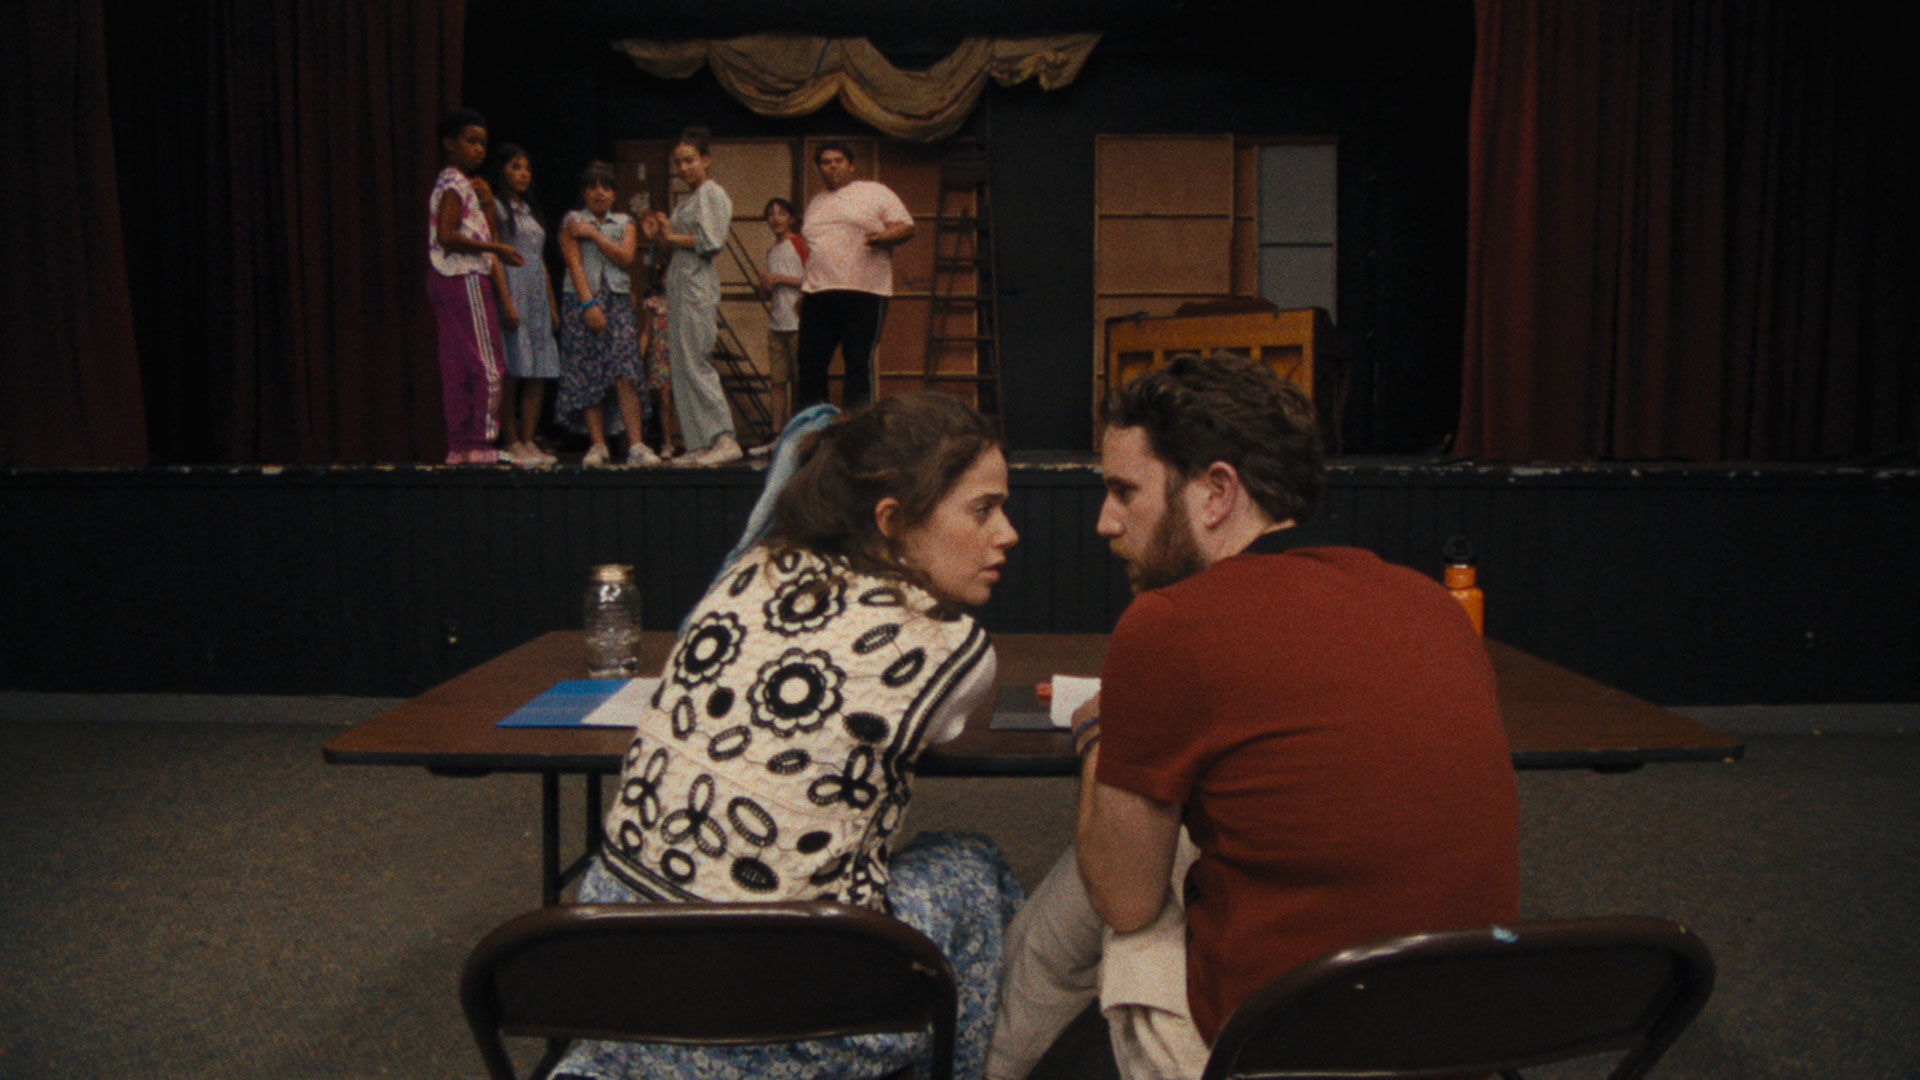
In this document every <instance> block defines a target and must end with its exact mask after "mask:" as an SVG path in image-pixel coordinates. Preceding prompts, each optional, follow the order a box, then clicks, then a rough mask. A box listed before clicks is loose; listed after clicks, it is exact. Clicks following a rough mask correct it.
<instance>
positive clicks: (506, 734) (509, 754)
mask: <svg viewBox="0 0 1920 1080" xmlns="http://www.w3.org/2000/svg"><path fill="white" fill-rule="evenodd" d="M671 644H672V636H671V635H669V634H666V633H664V632H649V633H647V634H644V635H642V640H641V650H642V653H641V661H642V667H643V670H647V671H658V670H659V669H660V666H661V664H662V663H664V661H665V659H666V654H667V649H668V648H669V647H670V646H671ZM994 646H995V649H996V651H997V652H998V655H999V662H1000V679H1001V682H1002V685H1012V686H1021V685H1026V686H1031V685H1033V684H1034V683H1037V682H1039V681H1041V680H1043V679H1047V678H1049V677H1051V676H1053V675H1056V674H1067V675H1098V674H1099V673H1100V664H1101V660H1102V659H1103V658H1104V657H1105V655H1106V648H1107V636H1106V635H1105V634H998V635H995V637H994ZM1487 651H1488V653H1489V654H1490V655H1491V656H1492V657H1493V667H1494V672H1495V673H1496V675H1497V677H1498V678H1499V683H1500V712H1501V718H1502V719H1503V720H1504V722H1505V724H1506V728H1507V742H1508V744H1509V745H1510V746H1511V747H1512V749H1513V763H1514V766H1515V767H1516V768H1522V769H1542V768H1596V769H1629V768H1633V767H1635V766H1638V765H1643V764H1646V763H1648V762H1657V761H1732V760H1734V759H1736V758H1738V757H1740V755H1741V754H1742V753H1743V752H1744V750H1745V747H1744V746H1743V745H1742V744H1741V742H1740V740H1738V739H1736V738H1733V737H1732V736H1729V735H1726V734H1724V733H1722V732H1718V731H1715V730H1714V729H1712V728H1710V727H1707V726H1706V725H1704V724H1700V723H1697V722H1695V721H1693V720H1690V719H1688V718H1687V717H1684V716H1681V715H1680V714H1678V713H1675V712H1672V711H1670V710H1667V709H1663V708H1661V707H1659V706H1658V705H1654V704H1652V703H1651V702H1647V701H1643V700H1641V699H1640V698H1637V697H1634V696H1633V695H1631V694H1628V693H1626V692H1624V691H1621V690H1616V689H1614V688H1613V687H1610V686H1607V685H1605V684H1603V683H1599V682H1596V681H1594V680H1593V679H1589V678H1587V677H1586V676H1584V675H1579V674H1576V673H1575V672H1572V671H1568V670H1567V669H1566V668H1563V667H1560V666H1558V665H1556V664H1550V663H1548V662H1546V661H1545V660H1541V659H1540V658H1538V657H1536V656H1532V655H1529V654H1527V653H1524V652H1521V651H1520V650H1519V649H1516V648H1513V647H1511V646H1508V645H1503V644H1501V643H1500V642H1497V641H1488V642H1487ZM585 675H586V644H585V641H584V639H583V638H582V635H581V633H580V631H578V630H571V631H569V630H559V631H554V632H552V633H549V634H543V635H541V636H540V637H537V638H535V639H533V640H532V641H529V642H527V643H526V644H525V645H521V646H520V647H518V648H516V649H512V650H510V651H508V652H506V653H503V654H501V655H500V656H497V657H495V658H494V659H492V660H489V661H487V662H486V663H484V664H481V665H480V666H479V667H476V668H474V669H473V670H472V671H469V672H466V673H465V674H463V675H460V676H457V677H455V678H453V679H450V680H448V681H447V682H445V683H442V684H440V685H439V686H436V687H434V688H433V689H431V690H428V691H427V692H426V693H423V694H421V695H420V696H419V697H416V698H414V699H412V700H410V701H408V702H406V703H405V704H403V705H400V706H398V707H397V708H393V709H389V710H387V711H386V712H384V713H381V714H380V715H379V716H376V717H374V718H373V719H371V720H368V721H366V722H365V723H362V724H358V725H356V726H354V727H352V728H349V729H348V730H346V731H344V732H341V733H340V734H338V735H336V736H334V737H333V738H331V739H329V740H327V743H326V746H325V748H324V754H325V757H326V760H328V761H330V762H333V763H335V764H340V765H417V766H423V767H426V768H428V769H432V770H433V771H435V772H440V773H453V774H458V773H483V772H494V771H501V772H553V773H590V772H599V773H613V772H618V771H619V768H620V761H621V757H622V756H623V755H624V754H625V752H626V748H627V742H628V740H629V738H630V733H629V732H627V731H625V730H623V729H620V728H503V727H498V726H496V724H497V723H498V722H499V721H500V720H501V719H503V718H505V717H506V716H507V715H508V714H510V713H512V712H513V711H514V710H515V709H518V708H519V707H520V706H522V705H524V704H526V703H527V702H528V701H531V700H532V699H533V698H535V697H537V696H538V695H540V694H541V693H543V692H544V691H546V690H547V689H548V688H549V687H551V686H552V685H553V684H554V683H555V682H557V681H559V680H561V679H577V678H583V677H585ZM990 711H991V710H990V708H986V709H983V710H982V711H981V713H979V714H977V715H975V716H974V717H973V718H972V719H971V720H970V721H968V724H967V729H966V731H965V732H963V733H962V734H961V735H960V737H959V738H957V739H954V740H953V741H951V742H949V743H946V744H944V745H941V746H934V747H928V748H927V750H926V751H925V752H924V753H923V754H922V755H921V758H920V763H919V767H918V769H917V770H916V771H917V772H918V773H919V774H920V775H922V776H996V775H1010V776H1019V775H1025V776H1065V775H1071V774H1072V773H1073V772H1074V757H1073V749H1072V745H1071V741H1070V740H1069V738H1068V736H1067V734H1066V733H1065V732H1059V731H996V730H991V729H989V727H988V720H989V716H988V713H990Z"/></svg>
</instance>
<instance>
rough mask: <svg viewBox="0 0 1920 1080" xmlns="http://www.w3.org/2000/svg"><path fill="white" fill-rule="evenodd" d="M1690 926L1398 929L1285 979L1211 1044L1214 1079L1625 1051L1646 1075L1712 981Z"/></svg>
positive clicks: (1362, 1072) (1503, 1067)
mask: <svg viewBox="0 0 1920 1080" xmlns="http://www.w3.org/2000/svg"><path fill="white" fill-rule="evenodd" d="M1713 975H1714V968H1713V957H1712V954H1710V953H1709V952H1708V951H1707V947H1706V945H1705V944H1703V943H1702V942H1701V941H1700V939H1699V938H1697V937H1695V936H1694V935H1693V933H1692V932H1690V931H1688V930H1687V929H1686V928H1684V927H1682V926H1679V925H1677V924H1674V923H1671V922H1667V921H1665V920H1663V919H1650V918H1640V917H1628V916H1614V917H1606V918H1590V919H1567V920H1557V921H1543V922H1517V923H1513V924H1510V925H1507V926H1495V927H1484V928H1479V929H1472V930H1449V931H1442V932H1438V933H1429V934H1413V935H1409V936H1406V937H1397V938H1387V939H1383V940H1379V941H1373V942H1369V943H1367V944H1364V945H1358V946H1355V947H1353V948H1350V949H1343V950H1341V951H1339V952H1336V953H1332V954H1330V955H1327V956H1324V957H1321V958H1320V959H1318V960H1314V961H1311V962H1309V963H1306V964H1303V965H1301V966H1300V967H1297V968H1294V969H1293V970H1291V971H1288V972H1285V973H1284V974H1282V975H1280V976H1279V977H1278V978H1276V979H1274V981H1273V982H1271V983H1269V984H1268V985H1267V986H1266V987H1264V988H1263V989H1261V990H1260V991H1259V992H1258V993H1256V994H1254V995H1253V996H1252V997H1251V998H1249V999H1247V1001H1246V1002H1244V1003H1243V1004H1242V1005H1241V1006H1240V1007H1239V1008H1238V1009H1237V1010H1235V1011H1234V1014H1233V1015H1232V1016H1231V1017H1229V1018H1228V1020H1227V1023H1226V1025H1225V1026H1224V1027H1223V1028H1222V1029H1221V1031H1220V1037H1219V1038H1218V1039H1216V1040H1215V1041H1214V1045H1213V1051H1212V1054H1211V1056H1210V1057H1209V1059H1208V1061H1207V1068H1206V1072H1205V1073H1204V1074H1202V1080H1226V1078H1228V1077H1248V1078H1251V1077H1273V1078H1290V1080H1306V1078H1308V1077H1314V1078H1334V1077H1361V1076H1364V1077H1369V1078H1387V1077H1402V1078H1420V1080H1448V1078H1469V1077H1484V1076H1488V1075H1491V1074H1493V1073H1501V1072H1508V1071H1510V1070H1514V1069H1520V1068H1525V1067H1528V1066H1532V1065H1541V1064H1545V1063H1547V1062H1551V1061H1563V1060H1568V1059H1572V1058H1579V1057H1586V1056H1588V1055H1591V1054H1600V1053H1608V1052H1616V1051H1623V1050H1624V1051H1625V1052H1626V1053H1625V1055H1624V1056H1623V1057H1622V1058H1621V1059H1620V1061H1619V1062H1618V1064H1617V1065H1616V1066H1615V1068H1614V1070H1613V1072H1612V1073H1611V1074H1610V1076H1611V1078H1612V1080H1630V1078H1633V1077H1639V1076H1642V1075H1644V1074H1645V1073H1646V1071H1647V1069H1648V1068H1649V1067H1651V1066H1652V1065H1653V1063H1654V1061H1656V1060H1657V1059H1658V1058H1659V1057H1660V1055H1661V1054H1663V1053H1665V1052H1666V1050H1667V1048H1668V1047H1669V1046H1671V1045H1673V1041H1674V1039H1675V1038H1677V1037H1678V1036H1679V1034H1680V1032H1681V1031H1682V1030H1684V1029H1685V1028H1686V1026H1687V1025H1688V1024H1689V1023H1691V1022H1692V1021H1693V1018H1694V1017H1695V1016H1697V1015H1698V1014H1699V1012H1700V1009H1701V1007H1702V1006H1704V1005H1705V1004H1706V1000H1707V996H1708V994H1710V993H1711V992H1712V990H1713Z"/></svg>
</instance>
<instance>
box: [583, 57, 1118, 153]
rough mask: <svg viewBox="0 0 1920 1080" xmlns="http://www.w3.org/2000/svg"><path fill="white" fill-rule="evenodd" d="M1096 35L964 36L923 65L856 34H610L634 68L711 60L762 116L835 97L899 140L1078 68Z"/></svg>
mask: <svg viewBox="0 0 1920 1080" xmlns="http://www.w3.org/2000/svg"><path fill="white" fill-rule="evenodd" d="M1099 40H1100V35H1098V34H1058V35H1053V36H1049V37H1031V38H968V39H966V40H965V41H962V42H961V43H960V46H959V47H958V48H956V49H955V50H954V51H953V52H952V53H949V54H948V55H947V56H946V57H944V58H942V59H941V60H939V61H938V62H936V63H935V64H934V65H933V66H931V67H929V68H927V69H925V70H924V71H906V70H903V69H901V68H898V67H895V66H894V64H893V62H892V61H890V60H888V59H887V58H886V57H885V56H882V55H881V53H880V50H878V49H876V48H874V47H873V45H872V44H871V43H869V42H868V41H867V39H865V38H822V37H808V36H804V35H797V34H752V35H749V36H746V37H737V38H729V39H726V40H700V41H675V42H662V41H644V40H640V39H637V38H628V39H625V40H621V41H616V42H614V43H613V47H614V49H615V50H617V51H619V52H621V53H623V54H625V55H626V56H628V57H630V58H631V59H632V60H633V62H634V63H635V64H638V65H639V66H640V67H641V69H642V70H645V71H647V72H648V73H650V74H653V75H657V76H659V77H661V78H663V79H684V78H687V77H688V76H690V75H692V74H694V73H695V72H697V71H699V70H700V68H701V66H702V65H705V66H708V67H711V68H712V69H713V73H714V75H715V76H716V77H717V78H718V79H719V80H720V85H722V86H724V87H726V89H727V92H728V93H730V94H732V95H733V96H734V97H735V98H738V99H739V100H740V102H741V103H742V104H744V105H746V106H747V108H749V109H752V110H753V111H754V112H757V113H759V114H760V115H762V116H801V115H804V114H806V113H810V112H813V111H814V110H816V109H819V108H820V107H822V106H824V105H826V104H827V103H828V102H830V101H834V100H836V99H837V100H838V101H839V102H840V104H841V105H842V106H843V107H844V108H845V109H846V110H847V111H848V112H849V113H852V114H853V115H854V116H856V117H858V118H859V119H860V120H862V121H865V122H866V123H868V124H871V125H873V126H874V127H875V128H877V129H879V130H880V131H882V132H884V133H886V134H888V135H892V136H894V137H896V138H901V139H913V140H916V141H920V142H933V141H935V140H937V139H942V138H945V137H946V136H948V135H951V134H953V133H954V132H955V131H957V130H959V127H960V125H961V124H962V123H963V122H964V121H965V120H966V117H967V114H968V113H969V112H971V111H972V110H973V106H974V103H975V102H977V101H979V100H980V94H981V92H982V91H984V90H985V89H986V82H987V79H988V77H992V78H993V80H994V81H995V82H998V83H999V84H1000V85H1002V86H1013V85H1016V84H1018V83H1021V82H1024V81H1025V80H1027V79H1035V80H1038V82H1039V83H1040V88H1041V89H1042V90H1053V89H1056V88H1058V87H1062V86H1065V85H1067V84H1068V83H1070V82H1072V81H1073V80H1074V78H1075V77H1076V76H1078V75H1079V74H1080V67H1081V65H1082V64H1084V63H1086V59H1087V55H1088V54H1089V53H1091V52H1092V51H1093V46H1094V43H1095V42H1097V41H1099Z"/></svg>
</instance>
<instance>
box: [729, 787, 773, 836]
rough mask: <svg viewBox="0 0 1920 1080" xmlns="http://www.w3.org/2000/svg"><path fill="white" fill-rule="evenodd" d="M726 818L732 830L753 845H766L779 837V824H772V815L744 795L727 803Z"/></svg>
mask: <svg viewBox="0 0 1920 1080" xmlns="http://www.w3.org/2000/svg"><path fill="white" fill-rule="evenodd" d="M727 820H728V821H731V822H732V823H733V831H734V832H736V833H738V834H740V838H741V839H742V840H745V841H746V842H747V843H749V844H752V845H753V846H754V847H766V846H768V845H769V844H772V843H773V842H774V841H775V840H778V839H780V826H778V825H776V824H774V821H773V815H772V814H769V813H767V810H766V808H765V807H763V806H761V805H760V804H759V803H757V802H754V801H753V800H752V799H749V798H746V797H745V796H736V797H735V798H734V799H733V800H732V801H730V802H728V803H727Z"/></svg>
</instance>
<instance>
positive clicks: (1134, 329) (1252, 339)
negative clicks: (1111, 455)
mask: <svg viewBox="0 0 1920 1080" xmlns="http://www.w3.org/2000/svg"><path fill="white" fill-rule="evenodd" d="M1222 307H1225V308H1227V310H1214V311H1204V310H1203V311H1191V312H1190V313H1188V314H1182V315H1122V316H1120V317H1118V318H1112V319H1108V320H1107V322H1106V326H1105V332H1104V334H1103V335H1102V336H1103V339H1104V342H1105V354H1106V355H1105V360H1104V362H1103V363H1102V364H1101V366H1100V371H1099V376H1100V381H1101V386H1099V387H1098V388H1096V391H1097V393H1098V394H1100V395H1104V394H1105V392H1106V390H1107V389H1109V388H1112V387H1118V386H1120V385H1122V384H1124V383H1125V382H1126V381H1127V380H1128V379H1131V378H1133V377H1134V376H1136V375H1139V374H1141V373H1142V372H1145V371H1150V370H1152V369H1153V368H1156V367H1159V366H1160V365H1161V364H1164V363H1166V362H1167V361H1168V360H1169V359H1171V358H1172V357H1174V356H1177V355H1179V354H1181V353H1202V354H1204V353H1210V352H1215V351H1219V350H1224V351H1226V352H1231V353H1237V354H1239V355H1241V356H1246V357H1250V358H1252V359H1254V360H1258V361H1260V362H1261V363H1263V364H1266V365H1267V366H1268V367H1270V368H1272V369H1273V371H1274V374H1276V375H1279V376H1280V377H1281V378H1283V379H1285V380H1287V381H1288V382H1290V383H1292V384H1294V385H1295V386H1298V387H1299V388H1300V389H1301V390H1303V391H1305V392H1306V394H1307V395H1308V396H1309V397H1311V398H1312V399H1313V403H1314V411H1315V412H1316V413H1317V414H1318V415H1319V419H1320V429H1321V432H1322V434H1323V436H1324V438H1325V440H1326V447H1327V452H1328V453H1330V454H1336V453H1339V452H1340V417H1341V415H1342V414H1343V413H1344V412H1345V405H1346V368H1347V365H1346V359H1347V357H1346V353H1347V349H1346V347H1345V342H1344V341H1343V339H1342V337H1341V335H1340V332H1339V331H1338V330H1336V329H1334V326H1333V320H1331V319H1330V318H1328V317H1327V313H1326V312H1325V311H1323V310H1321V309H1320V308H1297V309H1294V310H1291V311H1276V310H1274V309H1272V308H1271V307H1267V306H1264V305H1261V306H1258V307H1252V308H1250V307H1249V306H1248V305H1246V304H1228V305H1222ZM1095 438H1096V439H1097V438H1098V433H1097V432H1096V433H1095Z"/></svg>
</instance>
